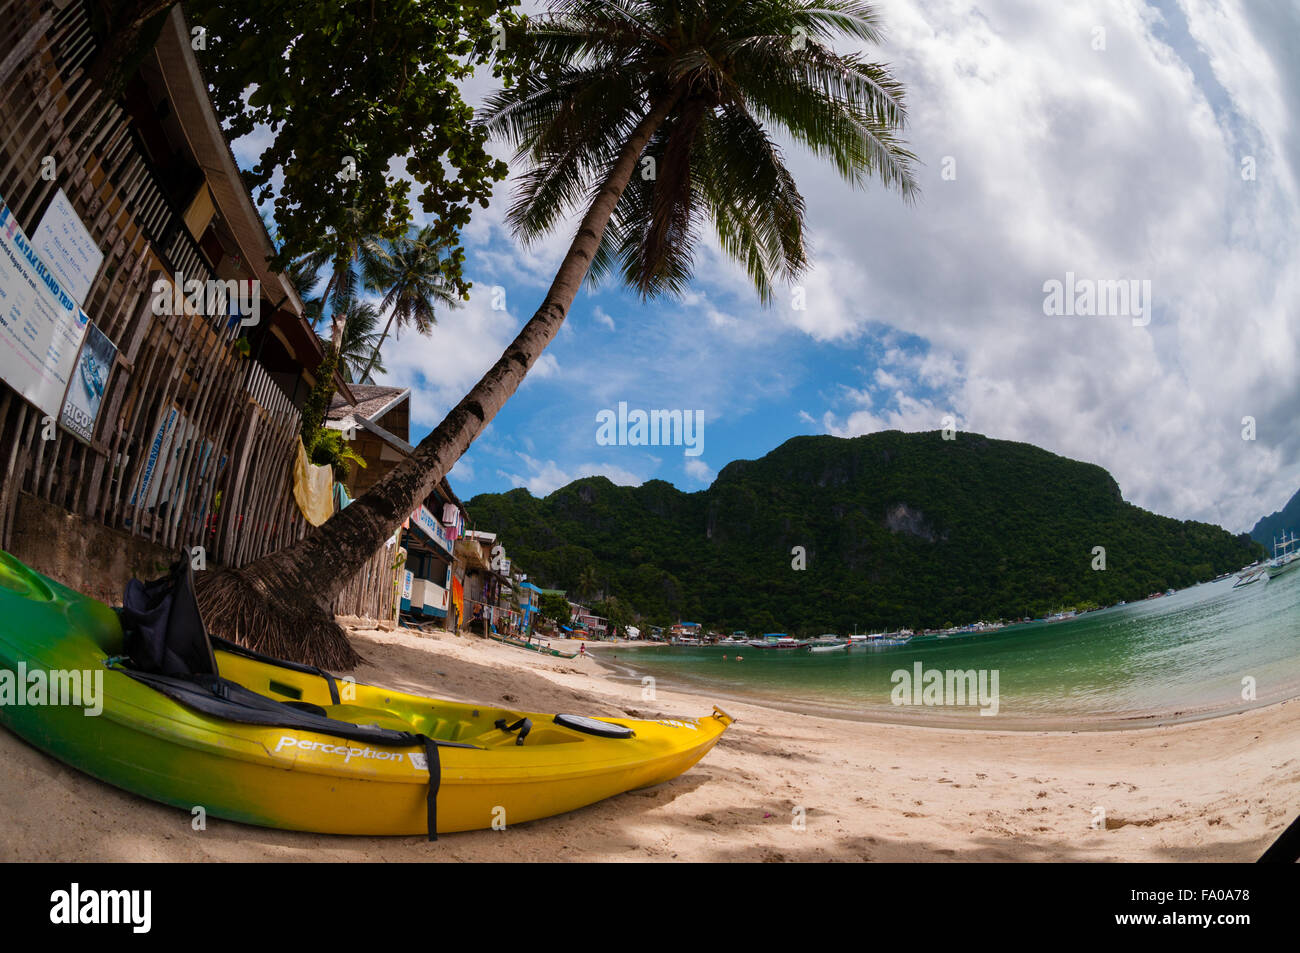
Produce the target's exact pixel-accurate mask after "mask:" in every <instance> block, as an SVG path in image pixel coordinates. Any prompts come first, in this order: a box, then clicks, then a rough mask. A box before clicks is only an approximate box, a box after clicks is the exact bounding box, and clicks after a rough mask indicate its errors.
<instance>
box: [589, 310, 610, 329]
mask: <svg viewBox="0 0 1300 953" xmlns="http://www.w3.org/2000/svg"><path fill="white" fill-rule="evenodd" d="M591 316H592V318H593V319H594V320H595V322H596V323H597V324H599V325H602V326H603V327H607V328H609V329H610V330H611V331H613V330H614V319H613V318H611V317H610V316H609V315H608V314H606V313H605V309H604V308H602V307H601V306H600V305H596V308H595V310H594V311H592V312H591Z"/></svg>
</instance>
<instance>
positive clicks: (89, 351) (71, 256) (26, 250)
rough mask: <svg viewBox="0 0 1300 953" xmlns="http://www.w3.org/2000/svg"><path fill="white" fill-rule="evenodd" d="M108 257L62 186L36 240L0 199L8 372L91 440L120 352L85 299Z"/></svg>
mask: <svg viewBox="0 0 1300 953" xmlns="http://www.w3.org/2000/svg"><path fill="white" fill-rule="evenodd" d="M103 260H104V256H103V253H102V252H100V250H99V249H98V248H97V247H96V246H95V243H94V240H93V239H92V238H91V236H90V233H89V232H88V231H87V230H86V227H85V226H84V225H83V224H82V223H81V220H80V219H79V218H77V215H76V213H75V212H74V211H73V210H72V206H71V205H70V203H69V202H68V198H67V196H66V195H64V194H63V191H62V190H60V191H59V192H57V193H56V194H55V197H54V199H53V201H51V203H50V206H49V208H48V209H46V212H45V215H44V216H43V217H42V219H41V222H40V225H39V226H37V229H36V239H35V240H28V238H27V236H26V234H24V233H23V230H22V229H21V228H19V227H18V222H17V221H16V220H15V219H14V217H13V212H12V210H11V209H10V208H9V207H8V206H7V205H5V204H4V202H3V200H2V199H0V378H3V379H4V381H5V382H6V383H7V384H8V385H9V386H10V387H12V388H13V389H14V390H16V391H17V392H18V393H20V394H21V395H22V396H23V397H25V398H27V400H29V401H31V403H32V404H34V405H35V406H36V407H37V408H38V409H40V410H41V411H43V412H44V413H45V414H47V415H49V416H51V417H56V418H59V417H62V422H63V423H64V426H65V427H67V428H68V429H69V430H70V431H71V432H72V433H74V434H76V435H77V436H78V437H80V438H81V439H83V440H89V439H90V434H91V432H92V431H93V429H94V424H95V417H96V416H97V415H98V413H99V405H100V400H101V398H102V397H103V393H104V387H105V385H106V384H107V381H108V372H109V370H110V369H111V368H112V362H113V361H114V360H115V359H116V355H117V349H116V348H115V347H114V346H113V343H112V342H111V341H109V340H108V338H107V337H105V336H104V335H103V334H102V333H99V332H98V331H96V333H95V334H93V335H89V336H88V335H87V329H88V328H89V326H90V319H89V317H88V316H87V314H86V312H85V311H83V310H82V309H81V305H80V303H79V302H80V301H82V300H84V298H85V296H86V295H87V294H88V293H89V292H90V288H91V285H92V284H93V283H94V280H95V275H96V273H97V272H98V271H99V266H100V264H101V263H102V262H103ZM83 343H84V344H86V345H87V347H86V348H85V349H84V350H83ZM74 378H78V379H77V380H74ZM70 384H71V385H73V386H72V387H70V386H69V385H70ZM65 395H66V396H67V397H68V398H69V399H70V401H71V405H70V406H69V405H66V404H65Z"/></svg>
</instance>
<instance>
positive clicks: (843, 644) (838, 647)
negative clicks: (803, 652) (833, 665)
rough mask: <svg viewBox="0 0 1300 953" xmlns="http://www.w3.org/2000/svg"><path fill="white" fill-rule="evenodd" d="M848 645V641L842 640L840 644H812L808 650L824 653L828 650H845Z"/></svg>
mask: <svg viewBox="0 0 1300 953" xmlns="http://www.w3.org/2000/svg"><path fill="white" fill-rule="evenodd" d="M848 647H849V643H847V642H841V643H840V644H839V645H810V646H808V651H809V652H812V653H813V654H815V655H824V654H826V653H827V652H843V651H844V650H845V649H847V648H848Z"/></svg>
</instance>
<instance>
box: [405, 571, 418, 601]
mask: <svg viewBox="0 0 1300 953" xmlns="http://www.w3.org/2000/svg"><path fill="white" fill-rule="evenodd" d="M414 579H415V573H413V572H411V571H410V570H409V569H408V570H407V571H406V576H405V577H404V578H403V579H402V598H403V599H405V600H406V601H407V602H410V601H411V582H412V580H414Z"/></svg>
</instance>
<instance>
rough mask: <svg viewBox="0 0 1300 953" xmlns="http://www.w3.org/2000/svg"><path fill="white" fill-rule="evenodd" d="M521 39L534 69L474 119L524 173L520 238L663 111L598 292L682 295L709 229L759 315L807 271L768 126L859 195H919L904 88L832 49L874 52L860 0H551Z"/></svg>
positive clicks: (555, 220) (586, 193)
mask: <svg viewBox="0 0 1300 953" xmlns="http://www.w3.org/2000/svg"><path fill="white" fill-rule="evenodd" d="M528 32H529V35H530V36H531V38H532V41H533V43H534V44H535V54H536V55H535V63H536V67H535V68H534V69H531V70H529V71H527V72H525V73H523V74H522V75H521V76H520V78H519V82H518V84H517V85H515V86H513V87H508V88H506V89H505V90H503V91H502V92H499V93H497V94H496V95H494V96H493V97H491V98H490V99H489V100H488V102H487V105H486V108H485V110H484V120H485V124H486V127H487V128H488V129H489V130H490V131H491V133H492V134H493V135H494V136H499V137H500V138H502V139H504V140H506V141H507V142H508V143H509V144H510V145H511V146H512V147H514V149H515V158H516V160H518V161H519V162H520V163H521V167H522V170H523V171H522V174H521V175H520V178H519V188H518V197H517V200H516V202H515V204H514V205H513V206H512V207H511V209H510V212H509V216H508V217H509V222H510V225H511V227H512V228H513V230H514V232H515V234H516V235H517V236H519V237H520V238H521V239H522V240H523V241H525V242H534V241H538V240H540V239H541V238H542V237H544V236H545V235H547V234H548V233H549V232H550V231H551V230H552V229H553V228H554V227H555V226H556V225H558V224H560V223H562V222H565V221H568V220H569V219H570V218H571V217H572V216H574V215H581V214H582V213H583V212H585V211H586V209H587V208H588V207H589V205H590V203H591V201H592V197H593V196H595V195H597V194H598V193H599V191H600V188H601V185H602V183H603V182H604V180H605V178H606V177H607V176H608V175H609V174H610V171H611V169H613V168H614V167H615V166H616V165H617V163H618V160H619V157H620V154H621V152H622V150H623V148H624V146H625V143H626V142H627V141H628V140H629V138H630V134H631V133H632V131H633V130H636V129H638V128H639V127H640V124H641V123H642V122H643V120H645V119H646V117H647V116H651V115H655V114H656V112H661V111H663V110H666V112H667V116H666V118H665V119H664V121H663V122H662V123H661V124H660V125H659V126H658V127H657V128H656V129H655V130H654V131H653V133H652V134H651V137H650V141H649V143H648V144H647V145H646V147H645V150H644V152H643V154H642V156H641V163H640V165H639V168H638V172H637V173H636V174H633V176H632V179H631V181H630V182H629V183H628V185H627V188H626V189H625V190H624V192H623V194H622V196H621V198H620V200H619V203H618V205H617V207H616V208H615V210H614V214H613V216H612V218H611V219H610V221H609V223H608V225H607V226H606V228H605V230H604V232H603V234H602V237H601V243H600V245H599V247H598V249H597V252H596V255H595V256H594V258H593V260H592V262H591V270H590V277H591V280H592V281H593V282H598V281H600V280H602V279H603V278H605V277H606V276H612V275H618V277H619V278H620V279H621V280H623V281H624V282H626V283H627V284H628V285H630V286H631V287H634V288H636V289H637V291H639V292H640V293H641V294H642V295H643V296H645V297H651V296H654V295H659V294H680V293H682V292H683V291H684V290H685V288H686V286H687V284H688V283H689V281H690V278H691V274H692V271H693V266H694V259H695V252H696V249H697V247H698V244H699V241H700V238H701V231H702V230H701V225H703V224H706V223H711V224H712V226H713V229H714V231H715V232H716V233H717V239H718V242H719V244H720V245H721V247H722V249H723V251H724V252H725V253H726V254H727V255H729V256H730V257H732V258H733V259H735V260H736V261H738V262H739V263H740V264H741V265H742V266H743V267H744V268H745V270H746V271H747V272H748V274H749V276H750V278H751V279H752V281H753V283H754V286H755V288H756V289H757V290H758V292H759V296H760V298H761V299H762V300H763V301H765V302H766V301H769V300H770V299H771V297H772V294H773V286H774V284H775V283H776V282H778V281H785V280H790V279H793V278H795V277H796V276H798V275H799V274H800V273H801V272H803V271H804V269H805V268H806V267H807V265H808V257H807V248H806V243H805V239H804V199H803V196H802V195H801V194H800V193H799V189H798V187H797V185H796V183H795V181H794V177H793V176H792V175H791V173H790V171H789V169H788V168H787V167H786V164H785V159H784V156H783V155H782V151H781V148H780V145H779V138H778V137H777V136H774V135H773V131H774V130H776V129H780V130H781V131H782V132H783V133H784V135H785V136H786V137H788V138H790V139H793V140H794V141H795V142H797V143H799V144H800V145H802V146H804V147H806V148H807V149H808V150H809V151H810V152H812V153H813V154H814V155H816V156H818V157H821V158H824V159H826V160H827V161H828V162H829V163H830V165H831V166H833V167H834V169H835V171H836V172H838V173H839V174H840V175H841V176H842V177H843V178H844V179H845V180H846V181H848V182H849V183H850V184H852V185H854V186H864V185H865V184H866V183H867V182H868V181H869V180H872V179H874V180H876V181H879V182H881V183H883V184H884V185H885V186H887V187H890V188H896V189H898V190H899V191H900V192H901V193H902V194H903V195H904V196H905V197H907V196H911V195H912V194H914V193H915V191H916V183H915V179H914V176H913V165H914V162H915V156H913V155H912V154H911V153H910V152H908V151H907V150H906V149H905V148H904V147H903V145H902V142H901V140H900V139H899V138H898V134H899V131H900V130H901V129H902V126H903V123H904V121H905V109H904V104H903V88H902V86H901V84H900V83H898V82H897V81H896V80H895V79H894V78H893V76H892V75H891V73H890V72H889V69H888V68H887V67H885V66H882V65H879V64H875V63H868V62H866V61H864V60H863V59H862V58H861V56H859V55H858V54H856V53H847V52H837V51H835V50H834V49H832V48H831V44H832V43H835V42H841V41H847V42H848V43H851V44H854V45H859V46H862V45H866V44H876V43H879V42H880V40H881V37H880V33H879V31H878V28H877V22H876V14H875V11H874V9H873V8H872V7H871V6H870V5H869V4H867V3H864V2H861V0H762V2H745V3H742V2H737V0H691V2H689V3H668V2H662V0H554V2H552V4H551V5H550V9H549V10H548V11H547V12H546V13H544V14H542V15H540V16H537V17H534V18H532V19H531V20H530V21H529V31H528Z"/></svg>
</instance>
